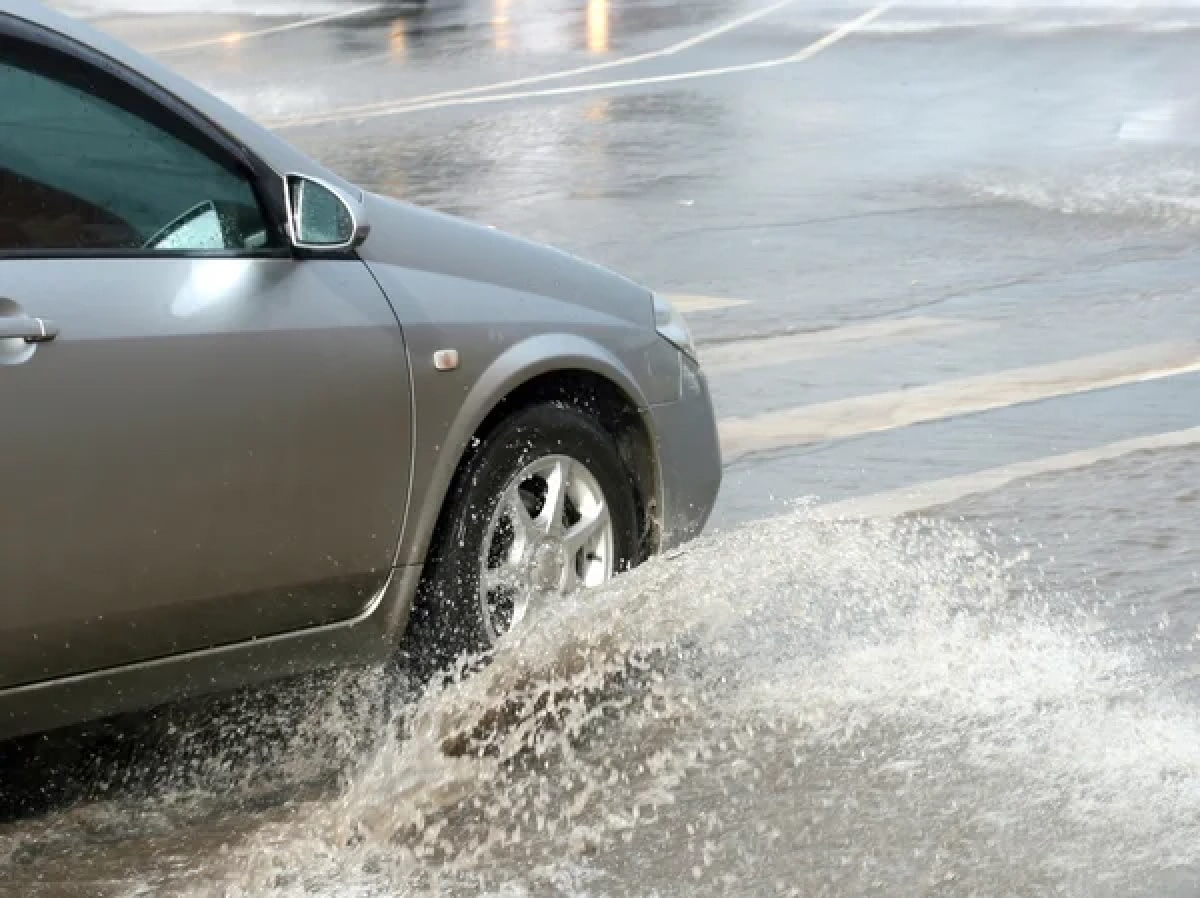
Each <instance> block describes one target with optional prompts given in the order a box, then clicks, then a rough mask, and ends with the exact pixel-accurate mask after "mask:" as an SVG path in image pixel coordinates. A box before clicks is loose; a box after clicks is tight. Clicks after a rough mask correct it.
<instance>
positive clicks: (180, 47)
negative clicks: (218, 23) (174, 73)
mask: <svg viewBox="0 0 1200 898" xmlns="http://www.w3.org/2000/svg"><path fill="white" fill-rule="evenodd" d="M385 6H387V4H386V3H369V4H367V5H365V6H353V7H351V8H350V9H339V10H338V11H337V12H330V13H325V14H323V15H319V16H313V17H312V18H309V19H300V20H299V21H297V22H288V23H287V24H285V25H272V26H271V27H270V28H260V29H259V30H257V31H230V32H226V33H225V34H222V35H219V36H218V37H206V38H203V39H202V40H196V41H188V42H187V43H183V44H169V45H167V46H165V47H155V48H153V49H150V50H147V51H145V52H146V53H148V54H150V55H158V56H163V55H167V54H170V53H182V52H183V51H185V50H199V49H202V48H204V47H216V46H221V45H224V44H229V43H241V42H242V41H247V40H252V39H254V38H259V37H267V36H269V35H272V34H283V33H284V32H286V31H297V30H299V29H301V28H311V27H312V26H313V25H321V24H323V23H325V22H332V21H334V20H336V19H348V18H350V17H351V16H357V15H362V14H363V13H368V12H375V11H376V10H379V9H383V8H384V7H385Z"/></svg>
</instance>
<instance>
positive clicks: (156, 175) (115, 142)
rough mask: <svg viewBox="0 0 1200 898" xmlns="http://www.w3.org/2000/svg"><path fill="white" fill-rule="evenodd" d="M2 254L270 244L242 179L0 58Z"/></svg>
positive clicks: (83, 93) (87, 94) (99, 102)
mask: <svg viewBox="0 0 1200 898" xmlns="http://www.w3.org/2000/svg"><path fill="white" fill-rule="evenodd" d="M0 97H3V98H4V100H3V102H0V252H3V251H6V250H10V251H11V250H18V251H20V250H33V251H37V250H59V251H70V250H133V251H142V252H146V253H155V252H181V251H184V252H204V251H215V252H229V251H238V250H256V249H261V248H263V247H265V246H270V245H274V244H273V239H272V230H271V229H270V228H269V227H268V226H267V224H266V220H265V217H264V216H263V213H262V210H261V206H260V205H259V203H258V199H257V197H256V195H255V192H254V189H253V187H252V185H251V184H250V182H249V180H248V179H246V178H244V177H242V176H241V175H239V174H236V173H235V172H233V171H231V170H230V169H228V168H226V167H225V166H224V165H222V164H221V163H219V162H218V161H216V160H215V159H213V158H211V157H210V156H208V155H207V154H205V153H203V152H201V151H200V150H198V149H196V148H195V147H193V146H192V145H190V144H188V143H186V142H184V141H183V140H181V139H179V138H178V137H176V136H174V135H172V134H170V133H168V132H166V131H164V130H163V129H161V128H160V127H158V126H157V125H155V124H152V123H150V122H148V121H146V120H145V119H143V118H140V117H139V116H137V115H134V114H133V113H131V112H129V111H128V110H126V109H124V108H122V107H120V106H118V105H116V104H114V103H112V102H110V101H109V100H107V99H105V98H104V97H102V96H99V95H97V94H95V93H93V92H91V91H89V90H86V89H84V88H81V87H78V86H75V85H74V84H71V83H67V82H66V81H60V80H57V79H55V78H53V77H51V76H50V75H47V74H43V73H41V72H38V71H33V70H32V69H26V68H23V67H20V66H18V65H16V64H14V63H12V62H9V61H0Z"/></svg>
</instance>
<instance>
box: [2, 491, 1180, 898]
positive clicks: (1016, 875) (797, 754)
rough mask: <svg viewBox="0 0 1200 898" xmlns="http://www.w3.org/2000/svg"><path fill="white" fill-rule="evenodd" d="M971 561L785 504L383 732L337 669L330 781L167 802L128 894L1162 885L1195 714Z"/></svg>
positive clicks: (954, 542)
mask: <svg viewBox="0 0 1200 898" xmlns="http://www.w3.org/2000/svg"><path fill="white" fill-rule="evenodd" d="M988 545H989V543H988V541H987V540H986V539H983V538H981V537H978V536H976V535H974V534H972V533H970V532H967V531H966V530H964V529H962V528H956V527H952V526H950V525H947V524H931V523H928V522H926V523H922V522H919V521H905V522H892V523H849V522H841V523H838V522H834V523H828V522H826V523H821V522H817V521H815V520H813V519H811V518H810V517H808V516H807V515H806V514H804V513H798V514H794V515H789V516H786V517H783V518H780V519H777V520H774V521H770V522H766V523H761V524H756V525H754V526H752V527H748V528H746V529H743V530H740V531H737V532H734V533H729V534H724V535H713V536H710V537H708V538H706V539H705V540H702V541H700V542H698V543H696V544H694V545H693V546H692V547H690V548H689V549H688V550H686V551H684V552H682V553H678V554H677V555H676V556H675V557H672V558H666V559H658V560H655V561H653V562H651V563H650V564H648V565H646V566H644V567H643V568H642V569H640V570H638V571H635V572H633V573H632V574H630V575H627V576H625V577H622V578H619V579H618V580H617V581H616V582H614V583H613V584H611V586H609V587H607V588H605V589H602V590H598V591H596V592H593V593H590V594H587V595H586V596H583V597H580V598H579V599H578V600H576V601H572V602H566V603H563V604H562V605H560V606H557V607H554V608H547V609H545V610H544V611H543V612H542V613H541V614H539V615H538V616H537V617H536V620H535V621H534V623H533V624H531V625H529V626H525V627H523V628H522V629H520V630H519V631H517V632H514V633H513V634H511V638H510V639H509V640H508V642H507V644H506V645H504V646H503V647H502V648H501V649H500V650H499V651H498V652H497V653H496V655H495V657H494V658H493V659H492V660H491V663H490V664H488V665H487V666H485V667H483V668H482V669H481V670H478V671H476V672H475V673H473V674H471V675H469V676H466V677H464V678H451V679H449V680H448V681H447V682H445V683H441V684H438V685H436V686H434V687H432V688H430V689H429V690H428V691H427V692H426V693H425V694H423V695H421V696H419V697H418V698H416V699H414V700H412V701H410V702H407V703H405V704H403V705H402V707H400V708H399V710H398V711H397V712H396V713H395V719H394V720H393V721H392V722H391V723H390V724H389V725H388V726H386V727H384V726H383V724H382V720H383V718H382V717H381V716H380V714H379V712H378V711H371V710H362V709H363V708H367V707H368V706H369V708H376V707H377V706H378V704H379V702H378V690H379V688H380V684H381V683H384V682H386V681H385V680H384V679H383V678H382V677H381V676H375V677H367V678H365V679H360V680H356V681H350V680H343V681H340V682H339V684H338V687H337V689H336V690H335V691H333V692H330V693H327V694H328V695H331V696H333V698H332V699H330V701H331V704H330V705H328V706H323V707H319V708H317V709H316V710H314V711H312V712H311V713H310V714H309V715H308V716H307V718H306V722H305V726H306V727H308V728H309V729H310V731H311V735H312V737H313V740H314V741H312V742H311V743H310V744H311V745H316V744H317V743H320V744H321V745H322V746H323V747H322V748H321V749H320V752H321V753H322V754H323V755H324V759H323V763H325V764H326V765H329V766H332V767H338V765H339V764H343V763H344V764H345V770H344V780H343V781H342V782H341V783H340V785H338V786H337V787H336V788H330V789H325V790H324V791H321V790H318V794H314V795H311V796H307V797H304V796H301V797H296V796H295V795H293V796H292V797H291V798H289V799H288V800H286V801H285V802H283V803H282V804H279V803H276V804H274V805H271V806H268V807H267V808H266V809H258V810H255V809H253V808H250V807H249V806H248V805H249V804H253V802H248V801H247V800H246V798H245V794H246V792H247V791H248V790H246V789H245V786H246V783H242V784H241V785H240V786H239V789H240V790H241V793H240V794H241V797H240V798H239V804H240V805H241V806H240V807H239V808H238V810H237V813H231V811H230V808H229V806H228V803H226V805H225V806H224V811H223V812H222V813H215V814H214V812H213V811H212V809H211V808H210V809H209V810H208V811H205V812H204V813H203V814H202V813H200V812H199V811H196V810H195V806H192V805H188V804H187V802H186V801H184V800H182V799H181V798H180V795H179V794H173V795H171V797H167V798H162V799H160V800H159V810H158V812H157V813H159V814H160V815H164V816H163V817H162V818H161V819H159V822H158V823H155V824H151V823H148V822H146V820H147V819H149V818H150V817H153V815H152V814H144V815H143V819H142V822H140V823H139V824H136V825H135V826H134V827H133V828H134V829H135V830H136V832H135V833H134V834H133V840H132V842H128V841H127V842H126V843H125V844H126V845H134V846H135V847H134V849H133V850H131V851H128V850H127V848H122V849H120V851H119V852H117V853H122V852H125V853H128V855H129V857H130V858H131V861H130V866H131V867H132V870H135V871H137V872H138V874H140V879H139V880H138V881H137V883H136V884H134V882H133V881H132V880H130V879H129V878H126V879H125V880H124V882H125V885H124V886H123V892H124V894H126V895H140V894H164V893H168V894H184V895H189V896H197V898H199V896H209V895H220V896H229V898H232V896H250V895H255V896H263V895H268V896H293V895H296V896H299V895H328V896H334V895H337V896H357V895H409V894H428V893H437V894H451V895H455V894H463V895H466V894H472V895H475V894H495V895H541V894H545V895H614V896H615V895H688V896H692V895H708V894H713V895H716V894H727V893H732V894H739V895H751V894H753V895H758V894H763V895H767V894H770V895H774V894H795V895H823V894H830V895H832V894H837V895H843V894H854V895H861V894H872V893H874V892H877V891H878V892H880V893H887V894H937V895H1000V894H1029V893H1031V892H1035V891H1038V892H1040V891H1043V890H1046V891H1056V894H1064V895H1088V896H1093V895H1103V894H1121V895H1128V894H1136V893H1139V890H1141V891H1142V892H1144V893H1146V894H1164V892H1163V891H1162V889H1161V883H1162V882H1163V881H1164V880H1163V877H1165V876H1167V875H1168V873H1169V872H1170V870H1171V868H1180V869H1183V870H1185V871H1186V870H1188V869H1189V867H1188V865H1192V864H1194V863H1195V862H1196V860H1197V854H1198V853H1200V838H1198V837H1200V818H1197V816H1196V815H1195V808H1196V807H1197V802H1198V800H1200V717H1197V715H1196V713H1195V709H1194V708H1193V707H1190V706H1189V705H1188V704H1186V702H1185V701H1184V700H1183V699H1182V698H1179V697H1175V696H1173V695H1172V692H1171V689H1170V686H1169V683H1168V682H1167V680H1166V678H1165V677H1164V676H1163V674H1162V673H1161V671H1158V670H1157V668H1156V667H1155V663H1156V662H1155V659H1154V658H1152V657H1150V656H1149V655H1148V654H1146V653H1145V651H1144V650H1135V649H1133V648H1131V647H1129V646H1127V645H1122V644H1120V643H1118V642H1117V641H1116V638H1115V637H1113V636H1111V635H1108V636H1103V637H1102V636H1099V635H1096V633H1097V627H1096V626H1095V624H1096V622H1095V621H1094V620H1093V619H1092V618H1091V615H1090V614H1089V613H1087V612H1085V611H1083V610H1081V604H1082V602H1083V600H1084V599H1086V598H1087V597H1080V596H1074V597H1071V596H1056V595H1046V594H1043V593H1042V592H1041V591H1039V589H1038V588H1037V587H1036V584H1035V583H1030V582H1028V580H1027V575H1026V573H1025V570H1026V566H1025V563H1024V562H1025V560H1024V559H1022V558H1020V557H1017V558H1004V557H1001V556H1000V555H998V554H997V553H996V552H995V551H994V550H992V549H989V548H988ZM351 686H353V689H351ZM351 692H353V693H354V695H356V696H359V699H357V700H356V701H352V702H350V703H349V704H347V702H346V696H347V695H348V694H350V693H351ZM364 695H365V696H367V699H365V700H364V699H362V698H361V696H364ZM330 708H336V709H337V710H330ZM347 708H350V709H351V711H350V712H349V716H347V714H348V712H347V710H346V709H347ZM355 708H357V709H358V710H357V711H355V710H354V709H355ZM355 714H358V715H359V716H358V718H357V719H352V718H354V715H355ZM364 728H365V729H368V730H369V729H372V728H375V729H376V735H377V738H376V739H375V741H374V744H373V745H371V746H370V747H369V748H367V749H363V748H362V747H361V743H359V742H357V741H355V739H353V738H351V737H349V736H347V735H346V734H347V733H350V732H354V731H359V730H362V729H364ZM231 735H236V733H235V734H231ZM302 741H303V740H302ZM314 753H315V750H314V749H312V748H311V747H310V748H308V749H306V750H304V751H302V752H301V754H302V755H303V757H304V761H305V763H309V764H311V763H313V756H314ZM331 759H333V760H331ZM338 759H340V760H338ZM297 763H299V762H297ZM301 766H303V765H301ZM215 768H217V769H221V770H224V769H225V768H223V767H221V765H220V764H215ZM272 769H275V768H274V767H272ZM224 775H225V774H223V773H221V774H218V773H214V772H213V771H212V770H210V771H208V772H205V773H202V774H200V775H199V781H205V778H206V777H208V778H209V779H208V780H207V782H208V788H209V789H210V790H211V789H213V788H214V787H213V785H212V784H213V783H214V782H216V783H218V786H217V787H216V788H217V789H218V790H228V788H229V787H230V785H232V783H231V782H229V781H227V780H224V779H222V776H224ZM287 776H288V775H287V774H285V775H284V779H287ZM214 777H215V779H213V778H214ZM185 807H186V808H188V809H187V810H182V811H181V810H180V808H185ZM87 813H90V814H91V815H92V817H91V818H90V819H91V821H92V823H91V825H94V824H95V816H96V815H97V814H105V813H106V814H108V815H109V817H110V818H111V817H112V816H113V815H119V814H120V813H121V811H120V810H119V809H114V808H111V807H110V808H108V809H107V810H104V811H101V810H97V809H96V808H93V809H91V810H90V811H88V812H87ZM80 814H81V812H80V811H69V812H66V814H65V815H62V816H60V817H58V818H55V819H53V820H52V821H50V822H48V823H47V826H46V830H45V832H46V833H49V832H51V831H53V832H54V833H55V834H56V836H55V838H57V839H59V840H62V839H66V840H67V841H68V842H69V841H70V840H72V839H74V840H76V841H78V840H80V839H81V838H86V834H85V831H86V829H87V826H85V825H84V824H83V823H82V822H81V820H82V819H83V818H82V817H81V816H80ZM205 815H207V816H205ZM231 817H232V818H234V820H235V822H234V823H232V824H231V823H230V822H229V820H230V818H231ZM164 821H165V822H164ZM198 821H199V822H198ZM127 822H128V821H127ZM181 826H182V827H183V829H182V830H181V829H180V827H181ZM206 826H207V827H209V829H211V830H216V831H218V833H219V834H213V835H211V837H210V838H197V837H196V833H197V831H201V832H207V830H206V829H205V827H206ZM139 827H140V829H139ZM181 833H186V835H181ZM128 835H129V834H128V833H126V836H128ZM43 838H45V839H47V840H48V839H50V836H49V835H44V836H43ZM139 840H140V841H139ZM111 845H112V843H111V842H110V843H109V846H108V847H109V849H110V850H109V852H108V856H109V858H110V861H109V863H111V855H112V850H111ZM198 845H200V846H202V847H201V849H200V850H198V849H197V846H198ZM203 846H207V848H204V847H203ZM42 848H43V849H45V846H44V845H43V846H42ZM43 853H44V854H45V853H46V852H45V851H43ZM48 854H49V855H53V852H49V853H48ZM38 856H39V853H38V852H37V851H33V852H32V853H31V852H30V851H29V846H28V845H24V846H21V847H18V848H16V849H15V851H13V853H12V857H13V858H14V860H13V862H12V864H13V867H14V868H15V869H17V870H18V871H20V870H21V869H22V868H25V869H30V870H31V872H32V871H33V870H36V869H37V867H38V863H39V862H38V861H37V859H36V858H37V857H38ZM22 858H24V860H22ZM31 858H32V859H31ZM151 859H153V860H151ZM105 869H107V870H108V872H109V874H110V875H111V868H105ZM85 872H86V873H87V874H88V875H97V876H98V869H92V870H90V871H85ZM73 875H79V876H82V875H85V873H84V872H81V871H78V870H77V871H75V873H74V874H73ZM1156 882H1157V883H1158V886H1156Z"/></svg>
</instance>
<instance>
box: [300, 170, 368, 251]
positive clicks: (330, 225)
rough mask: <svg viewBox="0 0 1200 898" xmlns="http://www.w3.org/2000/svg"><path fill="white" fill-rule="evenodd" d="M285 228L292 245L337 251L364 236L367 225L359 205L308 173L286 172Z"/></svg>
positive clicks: (353, 244) (366, 231)
mask: <svg viewBox="0 0 1200 898" xmlns="http://www.w3.org/2000/svg"><path fill="white" fill-rule="evenodd" d="M283 186H284V196H285V198H286V201H287V217H288V230H289V231H290V236H291V238H292V245H293V246H295V247H297V248H298V249H306V250H313V251H316V252H339V251H344V250H348V249H353V248H354V247H356V246H358V245H359V244H361V243H362V242H363V241H364V240H366V239H367V234H368V233H369V232H370V229H371V228H370V225H369V224H368V223H367V221H366V213H365V210H364V209H363V207H362V204H361V203H359V202H357V201H356V200H354V199H352V198H351V197H349V196H347V195H346V194H345V193H344V192H343V191H341V190H339V189H338V188H336V187H334V186H333V185H332V184H327V183H325V182H324V181H321V180H319V179H317V178H313V177H310V176H308V175H286V176H285V177H284V185H283Z"/></svg>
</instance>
